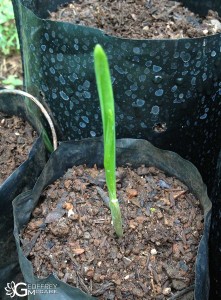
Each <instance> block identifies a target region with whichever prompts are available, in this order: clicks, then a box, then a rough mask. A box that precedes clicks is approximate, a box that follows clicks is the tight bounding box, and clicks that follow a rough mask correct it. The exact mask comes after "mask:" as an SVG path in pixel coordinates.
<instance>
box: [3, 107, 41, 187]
mask: <svg viewBox="0 0 221 300" xmlns="http://www.w3.org/2000/svg"><path fill="white" fill-rule="evenodd" d="M35 139H36V132H35V131H34V130H33V129H32V127H31V126H30V125H29V124H28V123H27V122H25V121H23V120H21V119H20V118H18V117H16V116H7V115H5V114H4V113H1V112H0V184H2V182H3V181H4V180H5V179H6V178H7V177H8V176H9V175H11V173H12V172H13V171H14V170H15V169H16V168H17V167H19V166H20V165H21V164H22V163H23V162H24V161H25V160H26V159H27V158H28V153H29V151H30V149H31V147H32V146H33V143H34V141H35Z"/></svg>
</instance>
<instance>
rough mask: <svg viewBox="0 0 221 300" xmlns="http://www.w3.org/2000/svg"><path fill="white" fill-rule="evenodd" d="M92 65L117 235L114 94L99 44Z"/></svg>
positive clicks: (118, 213) (118, 220)
mask: <svg viewBox="0 0 221 300" xmlns="http://www.w3.org/2000/svg"><path fill="white" fill-rule="evenodd" d="M94 67H95V75H96V82H97V89H98V94H99V99H100V107H101V117H102V123H103V137H104V169H105V174H106V182H107V188H108V192H109V199H110V201H109V204H110V210H111V216H112V221H113V226H114V229H115V232H116V234H117V236H118V237H121V236H122V235H123V229H122V219H121V212H120V206H119V203H118V200H117V193H116V145H115V142H116V137H115V135H116V134H115V112H114V96H113V89H112V84H111V78H110V71H109V65H108V60H107V56H106V54H105V52H104V50H103V49H102V47H101V46H100V45H96V47H95V49H94Z"/></svg>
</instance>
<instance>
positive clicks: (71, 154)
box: [13, 139, 211, 300]
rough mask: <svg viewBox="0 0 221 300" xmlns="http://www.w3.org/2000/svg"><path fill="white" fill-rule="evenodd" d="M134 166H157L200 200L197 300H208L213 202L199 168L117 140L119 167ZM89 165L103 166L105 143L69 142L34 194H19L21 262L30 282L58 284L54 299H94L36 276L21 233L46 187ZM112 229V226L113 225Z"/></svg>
mask: <svg viewBox="0 0 221 300" xmlns="http://www.w3.org/2000/svg"><path fill="white" fill-rule="evenodd" d="M127 163H130V164H131V165H132V166H133V167H139V166H140V165H142V164H145V165H146V166H156V167H157V168H159V169H161V170H163V171H165V172H166V173H167V174H169V175H172V176H175V177H176V178H178V179H180V180H181V181H182V182H183V183H185V184H186V185H187V186H188V188H189V189H190V190H191V191H192V192H193V193H194V195H195V196H196V197H197V198H198V199H199V201H200V203H201V206H202V208H203V211H204V234H203V237H202V239H201V242H200V245H199V249H198V255H197V259H196V273H195V299H196V300H207V299H208V297H209V296H208V295H209V262H208V241H209V228H210V217H211V202H210V200H209V198H208V196H207V191H206V186H205V184H204V183H203V181H202V177H201V176H200V174H199V172H198V171H197V169H196V168H195V167H194V166H193V165H192V164H191V163H190V162H188V161H186V160H184V159H182V158H181V157H180V156H179V155H177V154H175V153H173V152H170V151H163V150H159V149H158V148H156V147H154V146H152V145H151V144H150V143H149V142H147V141H145V140H134V139H122V140H118V141H117V164H118V165H119V166H121V165H125V164H127ZM79 164H87V165H88V166H94V164H96V165H97V166H98V167H99V166H100V167H102V164H103V143H102V142H101V140H97V139H86V140H82V141H79V142H65V143H62V144H61V145H60V147H59V148H58V150H56V151H55V152H54V153H53V154H52V155H51V157H50V159H49V161H48V162H47V164H46V166H45V168H44V170H43V172H42V174H41V175H40V177H39V179H38V181H37V183H36V185H35V186H34V188H33V189H32V191H28V192H26V193H23V194H21V195H19V196H18V197H17V198H16V199H15V201H14V202H13V208H14V220H15V222H14V223H15V229H14V234H15V239H16V244H17V249H18V255H19V261H20V266H21V270H22V273H23V275H24V278H25V281H26V283H31V284H36V283H39V284H41V283H43V284H45V283H53V284H56V285H57V294H54V295H53V299H57V300H58V299H59V300H60V299H65V300H69V299H76V300H80V299H81V300H83V299H92V298H91V296H88V295H86V294H85V293H83V292H81V291H80V290H79V289H76V288H73V287H71V286H69V285H67V284H65V283H63V282H62V281H60V280H58V279H56V278H55V277H54V276H53V275H51V276H49V277H48V278H46V279H37V278H36V277H35V276H34V273H33V269H32V265H31V262H30V261H28V259H27V258H26V257H25V256H24V254H23V252H22V249H21V246H20V239H19V233H20V230H21V229H22V228H23V226H24V225H26V224H27V222H28V221H29V218H30V215H31V213H32V211H33V209H34V208H35V206H36V205H37V203H38V200H39V197H40V195H41V193H42V191H43V190H44V188H45V187H46V186H47V185H49V184H50V183H52V182H53V181H55V180H56V179H57V178H59V177H61V176H62V175H63V174H64V173H65V171H66V170H67V169H68V168H70V167H72V166H73V165H75V166H76V165H79ZM110 226H111V225H110ZM47 297H49V296H48V295H44V293H42V295H39V294H38V295H35V296H34V295H30V299H38V300H41V299H48V298H47ZM93 299H94V298H93Z"/></svg>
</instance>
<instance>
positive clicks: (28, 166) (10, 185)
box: [0, 94, 49, 299]
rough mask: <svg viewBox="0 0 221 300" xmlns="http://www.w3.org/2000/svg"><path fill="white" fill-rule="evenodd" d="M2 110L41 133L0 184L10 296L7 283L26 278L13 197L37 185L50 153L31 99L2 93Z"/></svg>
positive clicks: (2, 261) (2, 268) (3, 263)
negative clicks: (20, 262) (15, 234)
mask: <svg viewBox="0 0 221 300" xmlns="http://www.w3.org/2000/svg"><path fill="white" fill-rule="evenodd" d="M0 111H1V112H4V113H6V114H8V115H16V116H18V117H21V118H23V119H24V120H27V121H28V122H29V123H30V124H31V125H32V126H33V128H35V129H36V130H37V131H38V134H39V138H38V139H37V140H36V142H35V143H34V144H33V146H32V149H31V151H30V153H29V156H28V157H27V160H26V161H25V162H24V163H23V164H22V165H21V166H20V167H18V168H17V169H16V170H15V171H14V172H13V173H12V174H11V175H10V176H9V177H8V178H7V179H6V180H5V181H4V182H3V183H2V184H1V185H0V220H1V221H0V298H1V299H8V296H6V293H5V290H4V287H6V284H7V283H10V282H11V281H12V280H15V281H21V278H22V277H21V274H20V268H19V265H18V257H17V252H16V247H15V242H14V239H13V214H12V200H13V199H14V198H15V197H16V196H17V195H18V194H20V193H21V192H24V191H27V190H29V189H31V188H32V187H33V186H34V184H35V182H36V180H37V178H38V176H39V174H40V173H41V171H42V169H43V167H44V166H45V164H46V161H47V159H48V156H49V154H48V151H47V150H46V147H45V144H44V141H43V138H42V135H41V130H40V129H42V128H43V127H42V124H41V118H42V115H41V114H40V112H38V114H35V115H34V116H33V115H31V114H30V113H28V112H29V110H27V102H25V100H24V99H23V98H22V97H21V96H17V95H12V94H10V95H8V94H5V95H0ZM14 299H16V298H14Z"/></svg>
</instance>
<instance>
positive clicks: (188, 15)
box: [50, 0, 221, 39]
mask: <svg viewBox="0 0 221 300" xmlns="http://www.w3.org/2000/svg"><path fill="white" fill-rule="evenodd" d="M50 18H51V19H52V20H60V21H66V22H71V23H75V24H81V25H85V26H89V27H96V28H100V29H103V30H104V31H105V32H106V33H107V34H110V35H114V36H119V37H125V38H135V39H146V38H157V39H158V38H159V39H161V38H193V37H201V36H206V35H211V34H215V33H217V32H221V23H220V22H221V18H220V17H219V15H218V13H217V12H214V11H212V10H210V11H209V12H208V15H207V16H206V17H205V18H203V17H200V16H198V15H197V14H194V13H193V12H191V11H190V10H189V9H188V8H186V7H184V6H183V5H182V3H179V2H176V1H168V0H120V1H119V0H111V1H110V0H76V1H73V2H72V3H70V4H68V5H67V6H63V7H61V8H60V9H59V10H58V11H57V12H52V13H51V17H50Z"/></svg>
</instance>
